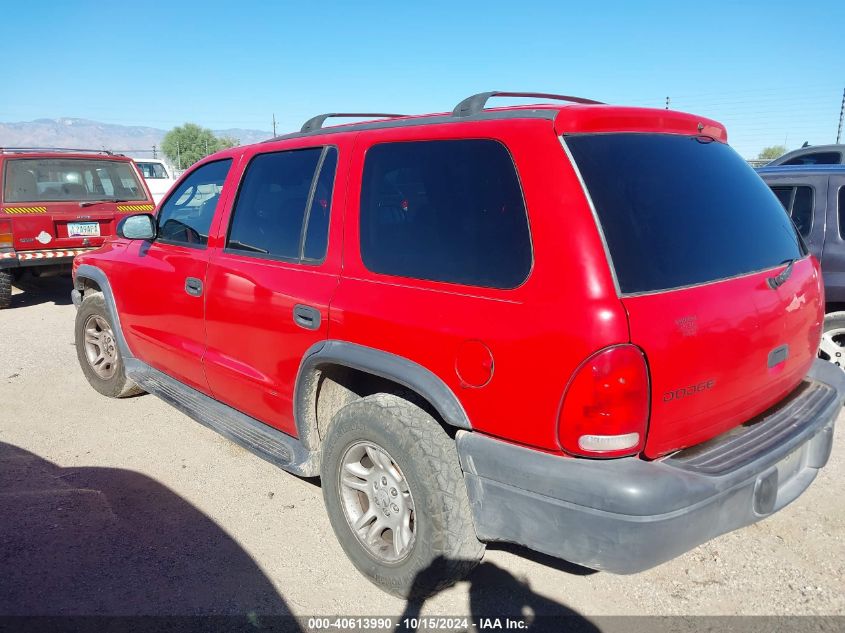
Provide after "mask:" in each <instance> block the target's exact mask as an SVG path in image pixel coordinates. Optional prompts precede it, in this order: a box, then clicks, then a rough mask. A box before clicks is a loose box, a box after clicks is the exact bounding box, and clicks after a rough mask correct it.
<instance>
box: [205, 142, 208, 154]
mask: <svg viewBox="0 0 845 633" xmlns="http://www.w3.org/2000/svg"><path fill="white" fill-rule="evenodd" d="M205 155H206V156H208V139H205Z"/></svg>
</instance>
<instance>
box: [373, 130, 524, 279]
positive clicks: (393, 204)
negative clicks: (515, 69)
mask: <svg viewBox="0 0 845 633" xmlns="http://www.w3.org/2000/svg"><path fill="white" fill-rule="evenodd" d="M361 258H362V260H363V262H364V265H365V266H366V267H367V268H368V269H369V270H371V271H373V272H377V273H383V274H387V275H397V276H401V277H412V278H416V279H428V280H432V281H443V282H449V283H458V284H466V285H472V286H483V287H491V288H515V287H516V286H518V285H520V284H521V283H522V282H523V281H525V279H526V278H527V277H528V273H529V271H530V269H531V261H532V255H531V239H530V235H529V229H528V218H527V216H526V211H525V204H524V202H523V197H522V190H521V188H520V185H519V179H518V178H517V174H516V169H515V167H514V164H513V160H512V159H511V157H510V154H509V153H508V151H507V149H506V148H505V146H504V145H502V144H501V143H499V142H498V141H493V140H481V139H472V140H455V141H415V142H403V143H384V144H381V145H376V146H374V147H372V148H370V150H369V151H368V152H367V157H366V160H365V163H364V175H363V182H362V190H361Z"/></svg>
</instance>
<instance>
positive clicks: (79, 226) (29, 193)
mask: <svg viewBox="0 0 845 633" xmlns="http://www.w3.org/2000/svg"><path fill="white" fill-rule="evenodd" d="M152 210H153V203H152V200H151V199H150V196H149V194H148V192H147V189H146V187H145V186H144V185H143V184H142V183H141V181H140V178H139V177H138V173H137V171H136V170H135V167H134V165H133V164H132V162H131V161H129V160H128V159H119V158H107V157H103V158H98V157H88V156H84V157H67V156H61V157H23V156H22V157H20V158H18V157H14V158H7V159H6V160H5V164H4V168H3V202H2V214H0V215H2V216H3V217H5V218H11V219H12V222H13V224H12V234H13V244H14V248H15V250H17V251H31V250H48V249H72V248H83V247H92V246H99V245H101V244H102V243H103V241H104V240H105V238H106V237H108V236H110V235H114V230H115V224H116V221H117V219H118V216H119V215H120V214H124V213H139V212H149V211H152Z"/></svg>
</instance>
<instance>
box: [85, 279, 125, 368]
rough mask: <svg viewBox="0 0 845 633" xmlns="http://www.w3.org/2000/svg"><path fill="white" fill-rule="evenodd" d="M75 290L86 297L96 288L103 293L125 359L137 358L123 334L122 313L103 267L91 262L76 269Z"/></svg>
mask: <svg viewBox="0 0 845 633" xmlns="http://www.w3.org/2000/svg"><path fill="white" fill-rule="evenodd" d="M73 287H74V292H79V293H80V295H82V298H84V294H85V292H88V291H90V290H95V291H97V292H101V293H102V294H103V299H104V300H105V302H106V310H108V312H109V318H110V319H111V325H112V330H113V331H114V335H115V339H117V344H118V347H119V348H120V354H121V356H123V358H124V359H129V358H135V356H134V354H132V351H131V350H130V349H129V345H128V344H127V343H126V338H125V337H124V335H123V327H122V326H121V324H120V315H119V314H118V311H117V305H116V304H115V302H114V293H113V292H112V288H111V283H109V278H108V276H106V273H104V272H103V271H102V269H100V268H97V267H96V266H92V265H91V264H82V265H81V266H79V268H77V269H76V274H75V275H74V280H73Z"/></svg>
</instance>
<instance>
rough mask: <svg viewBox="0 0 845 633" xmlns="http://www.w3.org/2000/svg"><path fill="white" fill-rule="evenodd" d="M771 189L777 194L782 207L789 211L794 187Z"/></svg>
mask: <svg viewBox="0 0 845 633" xmlns="http://www.w3.org/2000/svg"><path fill="white" fill-rule="evenodd" d="M772 191H773V192H774V194H775V195H776V196H777V198H778V200H779V201H780V203H781V204H782V205H783V208H784V209H786V212H787V213H789V208H790V207H791V206H792V194H793V192H794V191H795V187H772Z"/></svg>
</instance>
